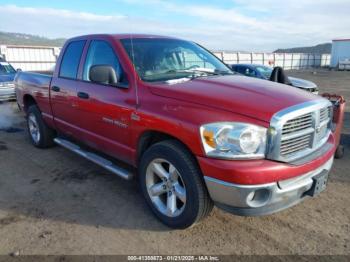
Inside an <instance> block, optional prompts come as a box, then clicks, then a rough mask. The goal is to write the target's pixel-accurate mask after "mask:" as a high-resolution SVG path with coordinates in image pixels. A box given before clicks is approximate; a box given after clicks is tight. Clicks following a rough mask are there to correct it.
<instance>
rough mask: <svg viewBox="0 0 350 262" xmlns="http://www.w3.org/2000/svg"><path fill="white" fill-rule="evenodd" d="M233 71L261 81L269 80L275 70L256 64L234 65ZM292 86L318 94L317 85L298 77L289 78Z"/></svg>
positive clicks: (232, 66)
mask: <svg viewBox="0 0 350 262" xmlns="http://www.w3.org/2000/svg"><path fill="white" fill-rule="evenodd" d="M230 67H231V68H232V70H233V71H235V72H237V73H240V74H242V75H245V76H249V77H256V78H260V79H265V80H269V79H270V76H271V74H272V71H273V68H271V67H268V66H264V65H256V64H234V65H230ZM288 79H289V81H290V82H291V84H292V86H294V87H298V88H300V89H303V90H305V91H308V92H311V93H313V94H316V95H317V94H318V87H317V85H316V84H315V83H313V82H311V81H308V80H305V79H300V78H296V77H291V76H289V77H288Z"/></svg>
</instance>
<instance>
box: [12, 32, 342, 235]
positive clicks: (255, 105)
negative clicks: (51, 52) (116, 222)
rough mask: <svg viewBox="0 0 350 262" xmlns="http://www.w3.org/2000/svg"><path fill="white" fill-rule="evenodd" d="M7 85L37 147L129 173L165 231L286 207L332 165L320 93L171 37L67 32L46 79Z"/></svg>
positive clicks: (310, 190) (328, 113) (327, 111)
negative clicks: (218, 215)
mask: <svg viewBox="0 0 350 262" xmlns="http://www.w3.org/2000/svg"><path fill="white" fill-rule="evenodd" d="M15 85H16V94H17V99H18V103H19V106H20V107H21V108H22V109H23V110H24V112H25V113H26V116H27V122H28V130H29V135H30V138H31V141H32V143H33V144H34V146H36V147H39V148H47V147H50V146H52V145H54V144H59V145H61V146H63V147H65V148H67V149H69V150H71V151H73V152H75V153H77V154H79V155H81V156H82V157H85V158H86V159H88V160H91V161H93V162H94V163H96V164H98V165H100V166H102V167H104V168H106V169H108V170H109V171H111V172H113V173H114V174H117V175H119V176H120V177H122V178H125V179H131V178H132V177H133V175H134V174H137V177H138V179H139V182H140V187H141V189H142V192H143V194H144V197H145V199H146V201H147V203H148V205H149V206H150V208H151V209H152V211H153V212H154V214H155V215H156V216H157V217H158V218H159V219H160V220H161V221H162V222H163V223H165V224H166V225H168V226H170V227H173V228H186V227H189V226H191V225H193V224H194V223H196V222H198V221H200V220H201V219H203V218H204V217H205V216H207V215H208V214H209V213H210V211H211V210H212V207H213V205H214V204H215V205H216V206H218V207H220V208H222V209H225V210H227V211H229V212H232V213H234V214H238V215H247V216H254V215H265V214H270V213H273V212H276V211H279V210H282V209H285V208H287V207H290V206H292V205H295V204H296V203H298V202H300V201H301V200H303V199H305V198H306V197H307V196H315V195H317V194H318V193H319V192H321V191H322V190H324V188H325V186H326V182H327V178H328V173H329V170H330V169H331V166H332V163H333V155H334V152H335V143H334V134H333V132H332V129H331V119H332V104H331V103H330V102H329V101H328V100H326V99H324V98H322V97H319V96H316V95H313V94H310V93H307V92H304V91H302V90H298V89H296V88H294V87H286V86H282V85H280V84H278V83H273V82H268V81H263V80H259V79H253V78H247V77H244V76H240V75H236V74H234V73H233V72H232V71H230V69H229V68H228V67H227V66H226V65H225V64H224V63H222V62H221V61H220V60H219V59H218V58H216V57H215V56H214V55H213V54H211V53H210V52H208V51H207V50H206V49H204V48H203V47H201V46H200V45H197V44H195V43H193V42H189V41H184V40H181V39H177V38H170V37H160V36H150V35H88V36H81V37H76V38H73V39H70V40H68V41H67V42H66V44H65V46H64V47H63V49H62V52H61V55H60V57H59V59H58V62H57V66H56V69H55V72H54V73H53V75H52V76H48V75H40V74H35V73H26V72H19V73H18V74H17V76H16V79H15ZM120 163H122V164H120Z"/></svg>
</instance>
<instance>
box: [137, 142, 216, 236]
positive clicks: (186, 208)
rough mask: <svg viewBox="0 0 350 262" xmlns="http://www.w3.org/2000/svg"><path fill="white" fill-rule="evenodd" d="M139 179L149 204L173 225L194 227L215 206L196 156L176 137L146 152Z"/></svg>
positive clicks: (169, 224) (160, 216) (161, 217)
mask: <svg viewBox="0 0 350 262" xmlns="http://www.w3.org/2000/svg"><path fill="white" fill-rule="evenodd" d="M139 180H140V186H141V189H142V192H143V195H144V197H145V199H146V202H147V204H148V205H149V206H150V208H151V210H152V211H153V213H154V214H155V215H156V216H157V217H158V218H159V219H160V220H161V221H162V222H163V223H164V224H166V225H167V226H169V227H171V228H181V229H183V228H187V227H190V226H192V225H193V224H195V223H197V222H199V221H200V220H202V219H203V218H205V217H206V216H207V215H208V214H209V213H210V212H211V210H212V208H213V203H212V201H211V199H210V197H209V194H208V191H207V188H206V187H205V185H204V182H203V179H202V173H201V171H200V169H199V167H198V165H197V163H196V161H195V159H194V157H193V156H192V154H191V153H190V152H189V151H188V150H187V148H185V147H184V146H183V145H182V144H181V143H179V142H177V141H175V140H167V141H163V142H160V143H157V144H154V145H153V146H151V147H150V148H149V149H148V150H147V151H146V152H145V153H144V154H143V156H142V158H141V163H140V168H139Z"/></svg>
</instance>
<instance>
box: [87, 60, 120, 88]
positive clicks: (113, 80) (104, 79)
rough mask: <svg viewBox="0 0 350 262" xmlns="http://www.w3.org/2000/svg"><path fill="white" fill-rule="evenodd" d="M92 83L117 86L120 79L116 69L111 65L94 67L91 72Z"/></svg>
mask: <svg viewBox="0 0 350 262" xmlns="http://www.w3.org/2000/svg"><path fill="white" fill-rule="evenodd" d="M89 79H90V81H91V82H94V83H98V84H105V85H114V86H115V85H117V83H118V77H117V74H116V72H115V70H114V68H113V67H112V66H110V65H94V66H92V67H91V68H90V70H89Z"/></svg>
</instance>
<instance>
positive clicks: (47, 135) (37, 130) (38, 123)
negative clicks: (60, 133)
mask: <svg viewBox="0 0 350 262" xmlns="http://www.w3.org/2000/svg"><path fill="white" fill-rule="evenodd" d="M27 127H28V134H29V138H30V141H31V142H32V144H33V145H34V146H36V147H38V148H48V147H52V146H53V145H54V141H53V139H54V134H55V132H54V131H53V130H52V129H51V128H49V127H48V126H47V125H46V124H45V122H44V120H43V118H42V116H41V112H40V110H39V108H38V106H36V105H32V106H30V107H29V108H28V110H27Z"/></svg>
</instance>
